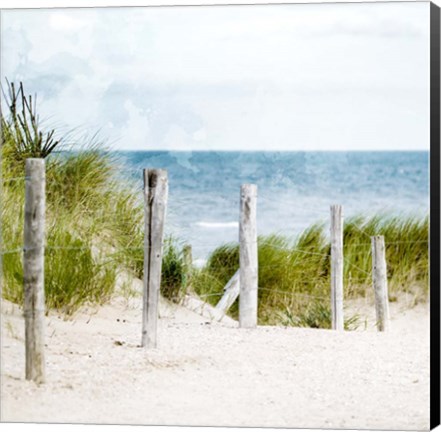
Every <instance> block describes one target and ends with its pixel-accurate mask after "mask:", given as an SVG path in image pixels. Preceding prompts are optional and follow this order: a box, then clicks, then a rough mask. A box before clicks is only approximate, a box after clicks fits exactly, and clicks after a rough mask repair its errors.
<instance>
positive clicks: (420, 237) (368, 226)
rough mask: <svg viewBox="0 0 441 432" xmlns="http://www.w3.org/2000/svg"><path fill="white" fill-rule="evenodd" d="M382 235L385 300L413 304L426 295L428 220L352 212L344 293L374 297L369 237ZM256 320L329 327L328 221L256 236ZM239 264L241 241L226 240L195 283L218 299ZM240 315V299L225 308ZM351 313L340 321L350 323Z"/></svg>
mask: <svg viewBox="0 0 441 432" xmlns="http://www.w3.org/2000/svg"><path fill="white" fill-rule="evenodd" d="M378 234H381V235H384V236H385V241H386V260H387V264H388V284H389V300H390V301H396V300H397V299H398V298H399V296H400V295H401V294H404V293H405V294H407V295H408V297H410V298H411V299H412V302H411V303H412V305H416V304H417V303H419V302H425V301H427V299H428V268H429V266H428V219H422V220H421V219H417V218H398V217H390V216H375V217H372V218H363V217H361V216H360V217H354V218H351V219H348V220H347V221H346V223H345V225H344V298H345V299H356V298H360V297H372V296H373V289H372V279H371V278H372V276H371V275H372V260H371V244H370V236H372V235H378ZM258 264H259V271H258V280H259V282H258V283H259V311H258V313H259V323H260V324H273V325H277V324H284V325H295V326H305V327H320V328H330V326H331V311H330V244H329V241H328V240H327V237H326V235H325V227H324V226H322V225H313V226H311V227H310V228H309V229H307V230H305V231H304V232H303V233H301V234H300V235H299V236H298V237H297V238H292V239H290V238H288V237H286V236H278V235H271V236H266V237H259V238H258ZM238 268H239V246H238V245H237V244H227V245H223V246H221V247H219V248H217V249H216V250H215V251H213V252H212V254H211V255H210V257H209V259H208V261H207V264H206V265H205V266H204V267H203V268H202V269H200V270H197V271H196V272H195V275H194V276H193V284H194V289H195V291H196V292H197V293H199V294H200V295H202V296H207V301H209V302H211V303H212V304H216V303H217V302H218V301H219V299H220V298H221V296H222V294H223V287H224V286H225V284H226V283H227V282H228V280H229V279H230V278H231V277H232V276H233V275H234V273H235V272H236V271H237V269H238ZM230 314H231V315H232V316H233V317H234V318H237V317H238V301H236V302H235V304H234V305H233V307H232V308H231V310H230ZM356 325H357V319H356V317H354V316H350V317H349V318H348V319H347V321H346V323H345V326H346V328H348V329H350V328H354V327H355V326H356Z"/></svg>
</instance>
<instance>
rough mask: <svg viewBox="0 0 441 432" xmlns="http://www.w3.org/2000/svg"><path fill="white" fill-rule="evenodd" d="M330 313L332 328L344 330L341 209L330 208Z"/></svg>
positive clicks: (339, 207)
mask: <svg viewBox="0 0 441 432" xmlns="http://www.w3.org/2000/svg"><path fill="white" fill-rule="evenodd" d="M331 313H332V328H333V329H334V330H344V317H343V209H342V206H341V205H338V204H337V205H332V206H331Z"/></svg>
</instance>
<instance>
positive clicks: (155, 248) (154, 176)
mask: <svg viewBox="0 0 441 432" xmlns="http://www.w3.org/2000/svg"><path fill="white" fill-rule="evenodd" d="M143 176H144V290H143V314H142V340H141V346H143V347H146V348H156V346H157V337H156V336H157V321H158V303H159V289H160V286H161V269H162V249H163V245H162V243H163V237H164V221H165V212H166V207H167V197H168V180H167V171H165V170H160V169H151V170H149V169H145V170H144V171H143Z"/></svg>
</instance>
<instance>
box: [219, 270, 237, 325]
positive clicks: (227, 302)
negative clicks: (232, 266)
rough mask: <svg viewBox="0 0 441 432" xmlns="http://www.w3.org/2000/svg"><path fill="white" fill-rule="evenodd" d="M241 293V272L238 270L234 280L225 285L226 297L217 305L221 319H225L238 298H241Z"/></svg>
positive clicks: (233, 277)
mask: <svg viewBox="0 0 441 432" xmlns="http://www.w3.org/2000/svg"><path fill="white" fill-rule="evenodd" d="M239 292H240V270H237V272H236V273H234V275H233V276H232V278H231V279H230V280H229V281H228V283H227V284H226V285H225V288H224V295H223V296H222V298H221V299H220V300H219V302H218V304H217V305H216V310H218V311H219V317H220V319H221V318H223V317H224V315H225V314H226V313H227V311H228V309H230V307H231V306H232V305H233V303H234V302H235V301H236V299H237V297H239Z"/></svg>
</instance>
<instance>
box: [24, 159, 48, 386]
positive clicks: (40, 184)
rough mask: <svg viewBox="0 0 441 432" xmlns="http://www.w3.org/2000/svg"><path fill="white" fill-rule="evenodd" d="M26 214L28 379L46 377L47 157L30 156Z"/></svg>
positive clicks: (26, 171) (25, 312)
mask: <svg viewBox="0 0 441 432" xmlns="http://www.w3.org/2000/svg"><path fill="white" fill-rule="evenodd" d="M25 173H26V174H25V175H26V183H25V215H24V257H23V276H24V317H25V351H26V379H27V380H32V381H35V382H36V383H43V382H44V381H45V378H46V377H45V375H46V374H45V355H44V315H45V298H44V225H45V207H46V196H45V189H46V184H45V183H46V174H45V163H44V159H26V166H25Z"/></svg>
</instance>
